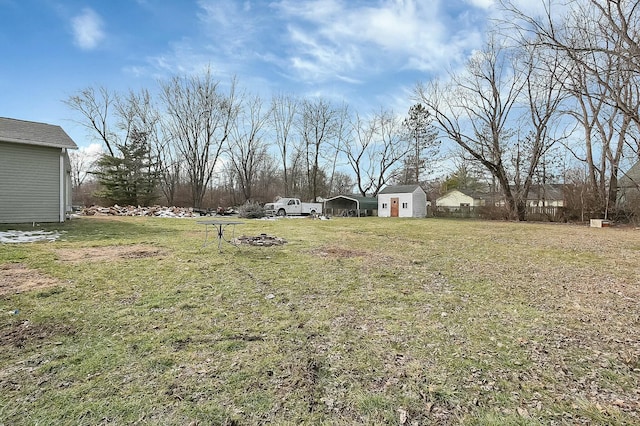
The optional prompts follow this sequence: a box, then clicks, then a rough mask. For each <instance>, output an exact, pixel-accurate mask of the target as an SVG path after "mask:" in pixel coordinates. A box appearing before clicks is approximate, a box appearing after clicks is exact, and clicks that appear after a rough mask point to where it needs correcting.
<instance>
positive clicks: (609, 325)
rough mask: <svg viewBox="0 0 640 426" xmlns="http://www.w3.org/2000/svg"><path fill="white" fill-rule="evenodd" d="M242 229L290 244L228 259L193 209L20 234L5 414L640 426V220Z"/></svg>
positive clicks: (10, 417)
mask: <svg viewBox="0 0 640 426" xmlns="http://www.w3.org/2000/svg"><path fill="white" fill-rule="evenodd" d="M238 230H239V231H240V232H241V233H246V234H248V235H260V234H261V233H268V234H270V235H275V236H277V237H281V238H284V239H286V241H287V244H286V245H283V246H274V247H251V246H243V247H241V248H240V249H238V248H234V247H231V246H226V247H225V249H224V251H223V253H218V252H217V249H212V248H210V247H209V248H202V247H201V246H202V242H203V232H201V231H203V230H202V229H199V228H198V225H196V224H195V223H194V221H191V220H177V219H174V220H171V219H151V218H140V219H138V218H117V219H109V220H107V219H82V220H79V221H73V222H72V223H70V224H67V225H65V231H67V234H66V235H67V238H66V241H63V242H57V243H53V244H52V243H46V244H45V243H43V244H30V245H11V246H9V245H7V246H0V284H2V283H4V285H5V286H11V285H16V286H18V287H20V288H21V290H20V292H15V291H9V292H5V293H4V294H3V295H0V312H6V313H7V314H6V315H3V316H2V317H0V318H1V319H0V325H1V326H2V331H1V332H0V343H1V344H2V346H3V348H4V350H3V352H2V354H1V355H0V407H3V408H0V419H1V420H0V423H2V422H6V423H10V424H33V423H51V422H53V423H79V424H99V423H145V424H189V423H191V424H264V423H277V424H281V423H296V424H298V423H308V424H407V425H410V424H496V425H498V424H500V425H501V424H523V425H524V424H527V425H528V424H620V425H623V424H633V423H637V422H640V417H639V416H640V414H639V413H640V392H639V391H638V389H639V388H640V340H639V338H638V336H640V311H638V307H637V300H638V296H640V295H639V294H638V293H639V291H640V279H639V278H638V277H640V264H639V263H638V262H637V259H638V254H639V252H640V243H638V241H640V240H639V237H640V233H639V232H640V231H638V230H635V229H621V228H609V229H590V228H587V227H582V226H574V225H548V224H517V223H500V222H475V221H469V222H455V221H447V220H389V219H384V218H367V219H332V220H330V221H313V220H279V221H247V222H246V223H245V224H244V225H242V227H241V228H239V229H238ZM12 270H20V271H21V272H20V274H16V275H15V277H18V276H20V277H23V278H15V277H14V278H7V276H8V273H7V272H6V271H12ZM2 274H4V275H2ZM27 276H30V277H31V278H24V277H27ZM3 277H4V278H3ZM43 277H45V278H46V279H48V280H51V282H53V283H55V284H54V285H53V287H49V286H38V285H33V286H32V287H24V283H25V282H28V283H37V282H38V280H40V279H42V278H43ZM21 280H22V281H21ZM30 280H31V281H30ZM20 282H22V283H23V284H20ZM16 310H19V313H17V314H16V313H15V312H16Z"/></svg>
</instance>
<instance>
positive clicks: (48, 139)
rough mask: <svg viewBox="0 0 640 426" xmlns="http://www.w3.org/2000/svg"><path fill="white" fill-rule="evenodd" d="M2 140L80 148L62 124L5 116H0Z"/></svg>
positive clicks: (0, 139) (0, 138) (0, 135)
mask: <svg viewBox="0 0 640 426" xmlns="http://www.w3.org/2000/svg"><path fill="white" fill-rule="evenodd" d="M0 141H2V142H12V143H21V144H26V145H40V146H49V147H54V148H69V149H77V148H78V146H77V145H76V144H75V142H74V141H73V140H72V139H71V138H70V137H69V135H67V133H66V132H65V131H64V130H62V127H60V126H55V125H53V124H46V123H37V122H35V121H25V120H17V119H15V118H5V117H0Z"/></svg>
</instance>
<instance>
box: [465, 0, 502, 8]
mask: <svg viewBox="0 0 640 426" xmlns="http://www.w3.org/2000/svg"><path fill="white" fill-rule="evenodd" d="M467 2H468V3H469V4H470V5H472V6H475V7H479V8H481V9H490V8H491V7H492V6H493V5H495V3H496V2H495V0H467Z"/></svg>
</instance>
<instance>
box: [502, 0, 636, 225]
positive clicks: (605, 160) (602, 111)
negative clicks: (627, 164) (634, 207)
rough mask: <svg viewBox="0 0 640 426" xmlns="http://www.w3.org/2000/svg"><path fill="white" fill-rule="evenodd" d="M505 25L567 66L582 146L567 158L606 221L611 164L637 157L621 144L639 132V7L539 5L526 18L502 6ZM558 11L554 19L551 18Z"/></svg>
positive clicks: (630, 145) (586, 0)
mask: <svg viewBox="0 0 640 426" xmlns="http://www.w3.org/2000/svg"><path fill="white" fill-rule="evenodd" d="M501 4H502V6H503V8H504V9H505V10H506V11H507V12H509V19H507V21H508V23H509V24H508V25H509V26H510V27H511V28H512V29H513V28H515V29H516V30H517V32H518V33H519V34H520V35H521V36H522V38H523V39H527V40H528V43H529V44H530V45H531V46H533V47H534V48H537V49H541V50H549V49H551V50H554V51H556V52H558V53H559V54H561V55H562V56H563V58H564V62H565V63H566V64H567V65H566V66H567V68H568V70H569V73H568V74H569V75H570V77H571V78H570V79H568V80H567V82H568V84H567V85H566V90H567V91H568V93H570V94H571V95H572V96H573V97H574V100H575V104H576V108H573V109H571V110H569V112H570V114H571V115H572V116H573V117H574V118H576V120H577V122H578V123H579V124H580V126H582V127H583V130H584V140H585V143H584V146H582V147H578V149H572V150H571V151H572V152H573V153H574V155H576V158H579V159H580V160H582V161H584V162H585V163H586V165H587V167H588V181H589V183H590V188H591V190H592V191H593V192H594V194H592V195H591V196H590V197H589V199H596V200H599V203H600V205H601V207H600V209H601V210H602V211H603V212H604V214H605V215H606V214H607V211H608V209H609V207H610V206H613V205H614V203H615V201H616V198H617V195H616V191H617V179H618V174H619V170H618V169H619V164H620V161H621V159H622V158H623V157H624V156H629V155H632V156H636V157H637V156H638V153H639V149H638V148H639V147H638V143H637V142H636V141H632V140H631V138H630V137H629V136H630V134H631V133H633V132H635V131H637V128H638V126H639V125H640V85H638V78H639V77H640V3H639V2H638V1H637V0H615V1H614V0H607V1H602V0H578V1H574V2H558V1H551V0H547V1H545V2H544V6H545V7H544V12H543V13H541V14H538V15H532V14H527V13H525V12H523V11H522V10H520V9H519V8H518V7H517V6H516V5H515V4H514V3H513V2H512V1H510V0H502V1H501ZM560 8H561V10H562V13H558V10H559V9H560Z"/></svg>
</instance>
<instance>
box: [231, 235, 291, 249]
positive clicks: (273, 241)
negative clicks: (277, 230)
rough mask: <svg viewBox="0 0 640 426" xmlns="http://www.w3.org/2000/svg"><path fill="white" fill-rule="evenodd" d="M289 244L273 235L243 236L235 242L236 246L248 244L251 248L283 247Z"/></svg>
mask: <svg viewBox="0 0 640 426" xmlns="http://www.w3.org/2000/svg"><path fill="white" fill-rule="evenodd" d="M286 243H287V240H285V239H283V238H279V237H276V236H273V235H267V234H260V235H258V236H255V237H251V236H246V235H243V236H241V237H238V238H236V239H235V240H234V244H238V245H240V244H246V245H250V246H260V247H271V246H282V245H284V244H286Z"/></svg>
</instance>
